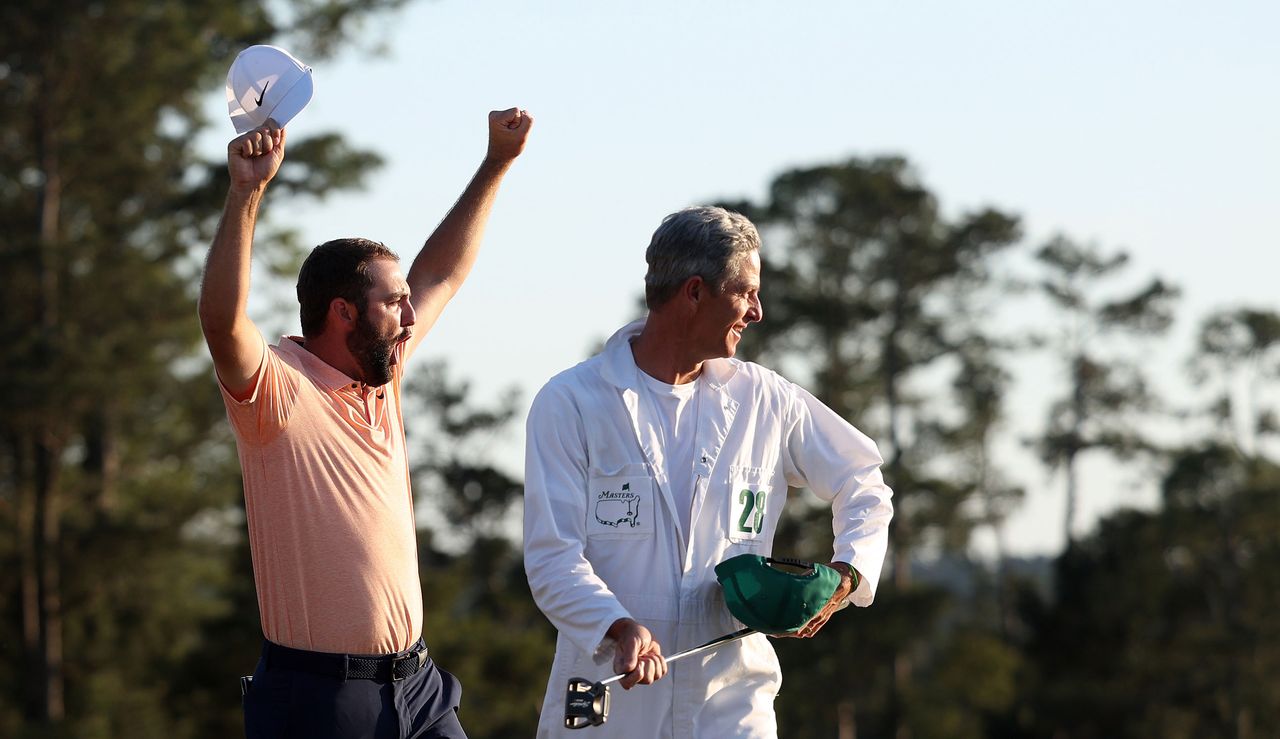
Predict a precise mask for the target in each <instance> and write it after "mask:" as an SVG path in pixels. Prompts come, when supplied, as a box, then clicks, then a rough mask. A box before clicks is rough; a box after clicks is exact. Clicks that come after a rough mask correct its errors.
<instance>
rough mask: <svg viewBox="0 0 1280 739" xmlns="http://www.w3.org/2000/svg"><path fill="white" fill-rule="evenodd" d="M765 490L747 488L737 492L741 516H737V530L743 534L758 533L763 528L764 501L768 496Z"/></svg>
mask: <svg viewBox="0 0 1280 739" xmlns="http://www.w3.org/2000/svg"><path fill="white" fill-rule="evenodd" d="M768 493H769V491H767V490H756V491H752V490H747V489H746V488H743V490H742V492H740V493H738V502H739V503H741V504H742V516H740V517H739V518H738V531H741V532H742V533H744V534H752V533H755V534H759V533H760V530H761V529H763V528H764V502H765V498H767V497H768Z"/></svg>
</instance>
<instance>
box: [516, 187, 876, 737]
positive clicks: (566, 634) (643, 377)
mask: <svg viewBox="0 0 1280 739" xmlns="http://www.w3.org/2000/svg"><path fill="white" fill-rule="evenodd" d="M759 248H760V237H759V235H758V234H757V232H756V229H755V227H754V226H753V225H752V224H751V222H750V221H748V220H747V219H746V218H745V217H743V216H742V215H740V214H737V213H732V212H729V211H726V210H724V209H721V208H689V209H686V210H682V211H680V212H678V213H675V214H673V215H670V216H668V217H667V218H666V219H665V220H663V222H662V225H661V226H659V228H658V230H657V231H656V232H655V233H654V235H653V240H652V242H651V243H650V244H649V249H648V251H647V253H646V255H645V256H646V260H647V262H648V265H649V270H648V274H646V275H645V301H646V303H647V304H648V308H649V313H648V316H647V318H645V319H643V320H640V321H637V322H635V323H632V324H630V325H628V326H624V327H623V328H622V329H621V330H619V331H618V332H617V333H616V334H614V335H613V337H612V338H611V339H609V341H608V343H607V344H606V345H605V348H604V350H603V351H602V352H601V353H600V354H598V355H597V356H594V357H592V358H591V359H589V360H587V361H585V362H583V363H581V364H579V365H577V366H576V367H573V368H572V369H569V370H567V371H565V372H562V373H561V374H559V375H557V376H556V377H554V378H552V380H551V381H550V382H548V383H547V384H546V386H545V387H543V388H542V390H541V391H540V392H539V393H538V396H537V397H536V399H535V400H534V402H533V408H532V410H531V411H530V414H529V420H528V441H527V453H526V457H525V474H526V479H525V485H526V488H525V521H524V532H525V541H524V548H525V570H526V572H527V574H528V576H529V584H530V586H531V588H532V591H533V597H534V599H535V600H536V601H537V603H538V607H539V608H541V609H542V611H543V613H545V614H546V615H547V618H549V619H550V620H551V622H552V623H553V624H555V626H556V628H557V629H558V630H559V638H558V641H557V644H556V655H555V661H554V664H553V665H552V668H551V678H550V681H549V682H548V685H547V694H546V698H545V700H544V703H543V708H542V717H541V723H540V724H539V729H538V736H540V737H542V736H559V735H561V734H562V733H565V729H564V727H563V717H564V695H565V685H566V683H567V681H568V679H569V678H570V677H574V676H587V677H590V676H598V675H602V674H606V673H607V672H608V670H609V669H610V665H611V667H612V669H613V671H615V672H617V673H629V674H628V675H627V677H626V678H625V679H624V680H623V681H622V683H621V684H622V685H623V687H626V688H629V690H628V691H626V692H625V693H623V692H619V693H617V694H615V695H614V696H613V699H612V708H611V710H610V715H609V720H608V723H607V724H606V725H604V726H603V727H601V728H598V729H592V731H593V732H595V733H596V734H597V735H599V736H619V737H635V738H637V739H639V738H642V737H701V738H702V739H725V738H726V737H773V736H776V734H777V728H776V720H775V716H774V710H773V700H774V697H775V696H776V695H777V692H778V687H779V685H780V683H781V674H780V672H779V668H778V660H777V657H776V655H775V654H774V652H773V648H772V646H771V645H770V644H769V641H768V639H766V638H765V637H764V636H762V635H759V634H756V635H753V636H750V637H748V638H746V639H744V640H742V641H739V642H734V643H731V644H728V645H726V646H723V647H721V648H719V649H718V650H716V651H715V652H712V653H710V654H709V655H708V656H706V657H703V658H700V659H697V660H684V661H681V662H677V663H673V664H671V665H670V674H669V675H667V669H668V667H667V665H666V663H665V662H664V660H663V658H662V654H663V652H666V653H667V654H672V653H674V652H676V651H679V650H683V649H687V648H689V647H693V646H696V645H698V644H701V643H703V642H706V641H708V640H710V639H713V638H715V637H718V636H721V635H723V634H726V633H729V632H731V631H734V630H736V629H738V628H741V624H740V623H739V622H738V621H736V620H734V618H733V617H732V616H731V615H730V613H729V611H728V609H727V608H726V606H725V601H724V597H723V595H722V592H721V589H720V587H719V585H718V584H717V581H716V576H715V573H714V569H713V568H714V567H715V566H716V564H718V563H720V562H722V561H724V560H726V559H728V558H729V557H732V556H734V555H738V554H743V553H754V554H760V555H768V554H770V553H771V548H772V541H773V536H774V532H775V531H776V530H777V527H778V520H779V517H780V516H781V514H782V507H783V504H784V503H785V502H786V498H787V488H788V486H792V487H807V488H809V489H811V490H812V491H813V492H814V493H816V494H817V495H818V496H819V497H820V498H822V499H823V500H825V501H828V502H830V504H831V509H832V526H833V528H834V531H835V554H834V556H833V557H832V567H834V568H836V569H837V570H839V571H840V573H841V575H842V582H841V583H840V587H839V588H838V589H837V590H836V592H835V594H834V595H833V596H832V597H831V599H830V601H829V602H828V603H827V604H826V606H825V607H824V608H823V609H822V610H821V611H820V612H819V613H818V614H817V615H816V616H814V617H813V619H812V620H811V621H809V623H808V624H806V625H805V626H803V627H802V628H801V629H800V631H799V632H797V635H798V636H801V637H809V636H813V635H814V634H816V633H817V632H818V630H819V629H821V628H822V626H823V624H824V623H826V621H827V619H828V618H830V616H831V614H832V613H833V612H834V611H836V610H837V609H838V608H839V607H840V606H841V605H843V603H844V601H845V600H846V599H848V600H850V601H851V602H852V603H854V604H856V605H860V606H866V605H869V604H870V603H871V601H872V599H873V597H874V595H875V588H876V581H877V580H878V578H879V576H880V568H881V565H882V563H883V560H884V555H885V547H886V543H887V537H888V525H889V519H890V518H891V517H892V515H893V508H892V505H891V504H890V497H891V494H892V493H891V491H890V490H889V488H888V487H887V486H886V485H885V484H884V481H883V479H882V478H881V475H880V464H881V458H880V455H879V453H878V452H877V450H876V446H875V444H874V443H873V442H872V441H871V440H870V439H868V438H867V437H866V436H864V435H863V434H862V433H861V432H859V431H858V430H857V429H855V428H854V427H853V426H851V425H849V423H847V422H846V421H845V420H844V419H842V418H840V417H839V416H838V415H836V414H835V413H834V412H833V411H831V410H830V409H829V408H827V407H826V406H824V405H823V404H822V403H820V402H819V401H818V400H817V399H815V398H814V397H813V396H812V395H810V394H809V393H808V392H806V391H805V390H804V389H802V388H800V387H798V386H796V385H795V384H793V383H791V382H788V381H787V380H785V379H783V378H782V377H780V376H778V375H777V374H775V373H774V372H772V371H770V370H767V369H765V368H764V367H761V366H759V365H756V364H752V363H750V362H742V361H739V360H737V359H734V358H733V355H734V352H735V350H736V349H737V345H738V342H739V340H740V339H741V338H742V332H743V331H744V330H745V329H746V328H747V327H748V326H749V325H750V324H752V323H755V322H757V321H760V320H762V319H763V317H764V311H763V308H762V306H761V304H760V255H759ZM664 676H665V679H662V678H664ZM650 683H652V684H651V685H648V687H642V688H638V689H630V688H632V687H633V686H635V685H638V684H639V685H647V684H650Z"/></svg>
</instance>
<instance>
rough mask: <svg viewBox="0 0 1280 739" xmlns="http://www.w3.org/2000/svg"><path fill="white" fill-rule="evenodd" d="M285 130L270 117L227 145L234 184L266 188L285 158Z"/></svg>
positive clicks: (233, 185)
mask: <svg viewBox="0 0 1280 739" xmlns="http://www.w3.org/2000/svg"><path fill="white" fill-rule="evenodd" d="M284 140H285V135H284V129H283V128H281V127H280V126H278V125H276V122H275V121H274V120H272V119H270V118H268V119H267V122H266V124H265V125H262V126H258V127H257V128H255V129H253V130H252V131H249V132H248V133H244V134H241V135H240V136H237V137H236V138H234V139H232V140H231V143H230V144H227V170H228V171H229V172H230V173H231V187H232V188H233V189H234V188H245V189H254V188H262V187H266V185H267V183H268V182H270V181H271V178H272V177H275V176H276V172H277V171H279V169H280V163H281V162H283V161H284Z"/></svg>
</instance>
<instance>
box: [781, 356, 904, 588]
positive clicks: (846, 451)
mask: <svg viewBox="0 0 1280 739" xmlns="http://www.w3.org/2000/svg"><path fill="white" fill-rule="evenodd" d="M783 382H786V381H785V380H784V381H783ZM786 384H788V385H790V386H791V388H790V389H791V391H792V401H793V402H792V410H793V414H794V415H793V418H792V419H790V420H791V425H790V426H789V427H788V432H787V440H786V449H787V458H788V462H789V466H788V469H787V482H788V483H789V484H791V485H793V486H795V487H807V488H809V489H810V490H812V491H813V492H814V494H816V495H817V496H818V497H819V498H821V499H822V500H825V501H827V502H829V503H831V529H832V531H833V532H834V534H835V547H834V549H835V552H834V554H833V556H832V561H833V562H847V563H849V564H850V565H852V566H853V567H854V569H856V570H857V571H858V573H859V574H861V575H862V582H860V583H859V584H858V587H857V589H856V590H854V592H853V593H852V595H850V596H849V601H850V602H851V603H853V604H854V605H857V606H868V605H871V602H872V601H873V600H874V599H875V593H876V586H877V585H878V584H879V581H880V570H881V568H882V567H883V565H884V557H885V552H886V550H887V549H888V545H889V519H891V518H893V504H892V503H891V502H890V499H891V498H892V497H893V491H892V490H890V489H889V486H888V485H886V484H885V482H884V478H883V477H882V476H881V474H880V465H881V464H882V463H883V461H884V460H883V459H882V458H881V457H880V451H879V450H878V449H877V448H876V444H875V442H874V441H872V440H871V439H870V438H868V437H867V435H866V434H864V433H862V432H861V431H859V430H858V429H856V428H854V427H853V425H852V424H850V423H849V422H848V421H846V420H844V419H843V418H841V417H840V416H839V415H837V414H836V413H835V411H833V410H831V409H830V408H828V407H827V406H826V405H824V404H823V403H822V402H821V401H820V400H818V399H817V398H815V397H813V395H812V394H811V393H809V392H808V391H807V390H805V389H804V388H802V387H800V386H798V385H795V384H793V383H789V382H787V383H786Z"/></svg>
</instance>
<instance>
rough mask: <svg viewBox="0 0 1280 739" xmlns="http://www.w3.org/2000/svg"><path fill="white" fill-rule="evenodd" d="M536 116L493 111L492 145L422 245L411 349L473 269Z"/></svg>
mask: <svg viewBox="0 0 1280 739" xmlns="http://www.w3.org/2000/svg"><path fill="white" fill-rule="evenodd" d="M532 127H533V116H530V115H529V113H528V112H527V111H524V110H520V109H519V108H510V109H508V110H500V111H493V112H492V113H490V114H489V149H488V152H487V153H486V154H485V158H484V161H483V162H481V164H480V169H479V170H478V171H476V174H475V176H474V177H472V178H471V182H470V183H468V184H467V188H466V189H465V190H463V191H462V195H461V197H459V198H458V202H457V203H455V204H454V206H453V208H451V209H450V210H449V213H448V215H446V216H445V217H444V220H443V221H441V222H440V225H439V226H437V227H436V230H435V231H434V232H433V233H432V234H431V236H430V237H429V238H428V239H427V241H426V243H425V244H423V246H422V251H420V252H418V256H417V257H416V258H415V259H414V260H413V264H412V266H410V268H409V275H408V277H407V278H406V279H407V281H408V283H409V289H410V291H411V292H412V296H413V297H412V298H411V300H412V302H413V310H414V312H415V313H416V314H417V323H416V324H415V330H414V332H413V337H412V338H411V339H409V342H408V343H407V345H406V346H405V354H406V356H407V355H408V353H409V352H412V351H413V349H414V348H415V347H416V346H417V345H418V342H419V341H421V340H422V337H423V336H426V334H427V332H428V331H429V330H431V327H432V326H433V325H435V322H436V319H437V318H439V317H440V312H441V311H443V310H444V307H445V305H447V304H448V302H449V301H450V300H451V299H452V298H453V296H454V295H456V294H457V292H458V289H459V288H460V287H462V283H463V281H464V280H466V279H467V275H468V274H469V273H470V272H471V267H472V265H474V264H475V261H476V256H477V255H478V254H479V252H480V242H481V240H482V239H483V237H484V227H485V224H486V223H487V222H488V220H489V212H490V211H491V210H492V209H493V201H494V199H495V198H496V197H497V195H498V185H499V184H501V182H502V178H503V176H504V175H506V173H507V170H508V169H509V168H510V167H511V163H512V162H513V161H515V158H516V157H518V156H520V152H521V151H523V150H524V145H525V141H526V140H528V137H529V130H530V128H532Z"/></svg>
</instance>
